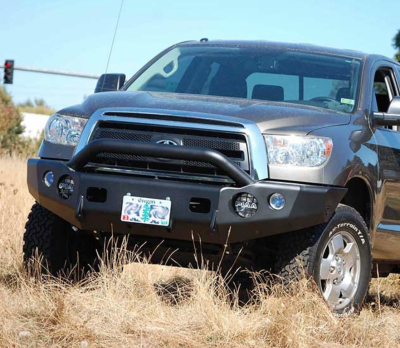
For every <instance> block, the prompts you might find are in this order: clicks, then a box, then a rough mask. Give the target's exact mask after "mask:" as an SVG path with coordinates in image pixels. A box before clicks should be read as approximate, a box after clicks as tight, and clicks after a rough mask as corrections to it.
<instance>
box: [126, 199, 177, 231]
mask: <svg viewBox="0 0 400 348" xmlns="http://www.w3.org/2000/svg"><path fill="white" fill-rule="evenodd" d="M170 215H171V201H167V200H164V199H154V198H144V197H134V196H124V199H123V201H122V211H121V221H124V222H133V223H137V224H147V225H158V226H169V219H170Z"/></svg>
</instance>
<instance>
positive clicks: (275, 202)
mask: <svg viewBox="0 0 400 348" xmlns="http://www.w3.org/2000/svg"><path fill="white" fill-rule="evenodd" d="M269 205H270V206H271V208H272V209H274V210H281V209H283V207H284V206H285V197H283V196H282V195H281V194H280V193H274V194H273V195H271V197H269Z"/></svg>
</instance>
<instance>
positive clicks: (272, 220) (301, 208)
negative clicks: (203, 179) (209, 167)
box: [28, 140, 347, 244]
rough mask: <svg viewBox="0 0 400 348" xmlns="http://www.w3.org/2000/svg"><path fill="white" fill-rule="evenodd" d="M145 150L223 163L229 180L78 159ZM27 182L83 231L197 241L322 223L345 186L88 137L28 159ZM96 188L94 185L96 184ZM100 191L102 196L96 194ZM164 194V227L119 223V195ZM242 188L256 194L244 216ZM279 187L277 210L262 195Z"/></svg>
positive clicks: (209, 155)
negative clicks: (195, 203)
mask: <svg viewBox="0 0 400 348" xmlns="http://www.w3.org/2000/svg"><path fill="white" fill-rule="evenodd" d="M106 150H107V151H113V152H116V153H125V154H137V155H144V156H152V157H157V158H159V157H162V158H173V159H192V160H199V161H205V162H208V163H211V164H213V165H215V166H216V167H218V168H219V169H222V170H224V171H225V172H226V173H227V175H228V176H229V177H230V178H231V179H233V181H235V182H236V186H235V187H223V188H221V187H220V186H215V185H207V184H204V183H193V182H182V181H172V180H156V179H151V178H150V179H149V178H141V177H135V176H126V175H118V174H113V175H106V174H98V173H87V172H85V171H83V168H84V166H85V165H86V164H87V163H88V162H90V161H91V160H92V159H93V158H94V156H96V155H97V154H98V153H101V152H104V151H106ZM48 171H52V172H53V173H54V184H53V185H52V186H51V187H47V186H46V185H45V183H44V180H43V178H44V175H45V173H46V172H48ZM65 175H69V176H70V177H71V178H72V179H73V180H74V192H73V193H72V195H71V196H70V197H69V198H68V199H64V198H62V197H61V196H60V194H59V192H58V181H59V180H60V178H62V177H63V176H65ZM28 186H29V191H30V193H31V194H32V195H33V197H34V198H35V199H36V200H37V201H38V202H39V203H40V204H41V205H42V206H44V207H46V208H47V209H49V210H50V211H52V212H53V213H55V214H56V215H58V216H60V217H62V218H63V219H64V220H66V221H68V222H70V223H71V224H73V225H74V226H76V227H78V228H80V229H85V230H97V231H103V232H114V233H129V234H134V235H138V236H148V237H157V238H160V239H178V240H191V239H192V234H193V235H194V236H195V237H196V238H197V236H200V237H201V240H202V241H203V242H205V243H219V244H225V243H226V241H227V240H228V236H229V242H240V241H246V240H250V239H255V238H260V237H265V236H271V235H274V234H279V233H284V232H289V231H295V230H299V229H302V228H306V227H310V226H314V225H318V224H320V223H323V222H326V221H328V220H329V218H330V217H331V215H332V213H333V212H334V210H335V208H336V207H337V205H338V204H339V202H340V201H341V199H342V198H343V197H344V195H345V194H346V191H347V190H346V189H345V188H340V187H328V186H318V185H305V184H295V183H286V182H275V181H258V182H255V181H254V180H253V179H252V178H251V177H250V176H249V175H248V174H247V173H245V172H244V171H242V170H241V169H240V168H239V167H237V166H236V165H235V164H233V163H232V162H231V161H230V160H229V159H228V158H226V157H225V156H223V155H222V154H220V153H218V152H216V151H213V150H204V149H199V148H190V147H185V148H183V147H175V146H165V145H149V144H140V143H134V144H132V143H128V142H124V141H110V140H96V141H94V142H92V143H90V144H89V145H88V146H86V147H85V148H84V149H83V150H82V151H81V152H80V153H78V154H77V155H76V156H74V157H73V158H72V159H71V160H70V161H69V162H63V161H57V160H46V159H30V160H29V161H28ZM93 189H95V190H97V192H102V199H101V201H102V202H99V201H93V199H91V198H90V195H91V193H90V192H92V191H93ZM99 189H101V190H99ZM105 192H106V194H105V195H104V193H105ZM128 192H129V193H130V194H131V195H132V196H138V197H146V198H156V199H166V198H167V197H169V199H170V200H171V202H172V207H171V222H170V225H169V226H168V227H161V226H151V225H142V224H133V223H127V222H122V221H121V219H120V217H121V208H122V199H123V196H124V195H126V194H127V193H128ZM240 193H250V194H252V195H253V196H255V197H256V198H257V200H258V211H257V213H256V214H255V215H253V216H252V217H250V218H246V219H244V218H241V217H239V216H238V215H237V214H236V213H235V210H234V201H235V198H236V197H237V195H238V194H240ZM273 193H281V194H282V195H283V196H284V197H285V200H286V205H285V207H284V208H283V209H282V210H279V211H277V210H273V209H272V208H271V207H270V205H269V202H268V201H269V197H270V196H271V195H272V194H273ZM193 199H195V200H198V199H203V200H206V201H207V202H209V204H210V207H209V211H208V212H196V211H193V209H190V202H191V201H192V200H193Z"/></svg>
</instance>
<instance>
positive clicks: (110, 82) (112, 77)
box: [94, 74, 126, 93]
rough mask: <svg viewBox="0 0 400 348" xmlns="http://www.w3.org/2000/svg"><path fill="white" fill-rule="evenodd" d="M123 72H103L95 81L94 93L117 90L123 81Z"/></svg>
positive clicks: (124, 77)
mask: <svg viewBox="0 0 400 348" xmlns="http://www.w3.org/2000/svg"><path fill="white" fill-rule="evenodd" d="M125 79H126V76H125V74H103V75H101V76H100V78H99V80H98V81H97V85H96V88H95V90H94V93H99V92H110V91H118V90H119V89H120V88H121V87H122V86H123V85H124V83H125Z"/></svg>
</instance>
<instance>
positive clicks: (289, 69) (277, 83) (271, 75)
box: [127, 46, 360, 112]
mask: <svg viewBox="0 0 400 348" xmlns="http://www.w3.org/2000/svg"><path fill="white" fill-rule="evenodd" d="M359 70H360V62H359V60H356V59H351V58H345V57H337V56H330V55H322V54H316V53H304V52H299V51H294V50H282V49H269V48H262V47H261V48H259V47H237V46H235V47H230V46H203V47H199V46H184V47H177V48H174V49H172V50H170V51H168V52H167V53H166V54H165V55H163V56H162V57H161V58H159V59H158V60H157V61H156V62H154V63H153V64H152V65H151V66H150V67H149V68H148V69H146V70H145V71H144V72H143V73H142V74H141V75H140V76H139V77H138V78H137V79H136V80H135V81H133V83H132V84H131V85H130V86H129V87H128V89H127V90H129V91H153V92H167V93H184V94H201V95H211V96H220V97H234V98H246V99H255V100H263V101H272V102H287V103H296V104H304V105H309V106H314V107H323V108H327V109H331V110H336V111H341V112H352V111H353V109H354V107H355V101H356V95H357V84H358V76H359Z"/></svg>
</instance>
